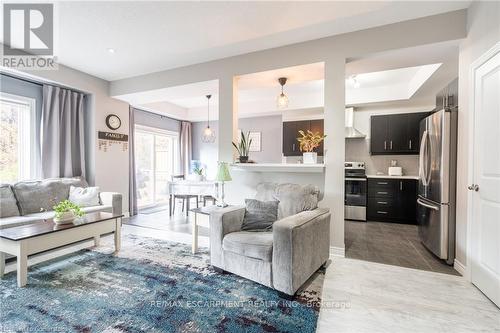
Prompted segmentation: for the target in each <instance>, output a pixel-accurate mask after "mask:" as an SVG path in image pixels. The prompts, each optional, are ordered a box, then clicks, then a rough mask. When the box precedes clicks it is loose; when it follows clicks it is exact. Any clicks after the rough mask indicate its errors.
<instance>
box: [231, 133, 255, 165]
mask: <svg viewBox="0 0 500 333" xmlns="http://www.w3.org/2000/svg"><path fill="white" fill-rule="evenodd" d="M249 136H250V132H247V134H246V136H245V133H243V132H241V139H240V142H237V143H235V142H233V146H234V148H236V151H237V152H238V155H239V160H240V163H247V162H248V153H249V152H250V145H251V144H252V139H248V137H249Z"/></svg>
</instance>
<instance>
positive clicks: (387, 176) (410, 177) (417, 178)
mask: <svg viewBox="0 0 500 333" xmlns="http://www.w3.org/2000/svg"><path fill="white" fill-rule="evenodd" d="M366 178H387V179H392V178H394V179H415V180H419V178H420V177H418V176H410V175H404V176H389V175H366Z"/></svg>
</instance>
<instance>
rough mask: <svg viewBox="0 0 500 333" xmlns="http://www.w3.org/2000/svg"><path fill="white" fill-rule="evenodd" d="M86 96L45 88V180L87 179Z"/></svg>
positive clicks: (43, 165) (43, 145)
mask: <svg viewBox="0 0 500 333" xmlns="http://www.w3.org/2000/svg"><path fill="white" fill-rule="evenodd" d="M84 96H85V95H84V94H83V93H80V92H76V91H72V90H69V89H64V88H61V87H56V86H51V85H44V86H43V104H42V115H41V122H40V135H41V141H40V142H41V144H40V148H41V149H40V151H41V160H42V161H41V162H42V163H41V164H42V175H43V177H44V178H49V177H74V176H82V177H85V135H84V107H83V99H84Z"/></svg>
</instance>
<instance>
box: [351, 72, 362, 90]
mask: <svg viewBox="0 0 500 333" xmlns="http://www.w3.org/2000/svg"><path fill="white" fill-rule="evenodd" d="M349 83H350V84H351V85H352V86H353V87H354V88H359V86H360V84H359V81H358V77H357V75H351V76H349Z"/></svg>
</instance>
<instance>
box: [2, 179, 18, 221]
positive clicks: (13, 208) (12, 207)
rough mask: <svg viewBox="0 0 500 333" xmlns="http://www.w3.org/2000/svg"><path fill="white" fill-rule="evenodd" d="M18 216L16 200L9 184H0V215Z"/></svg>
mask: <svg viewBox="0 0 500 333" xmlns="http://www.w3.org/2000/svg"><path fill="white" fill-rule="evenodd" d="M10 216H19V208H18V207H17V200H16V197H15V196H14V192H12V187H11V186H10V185H9V184H1V185H0V217H10Z"/></svg>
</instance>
